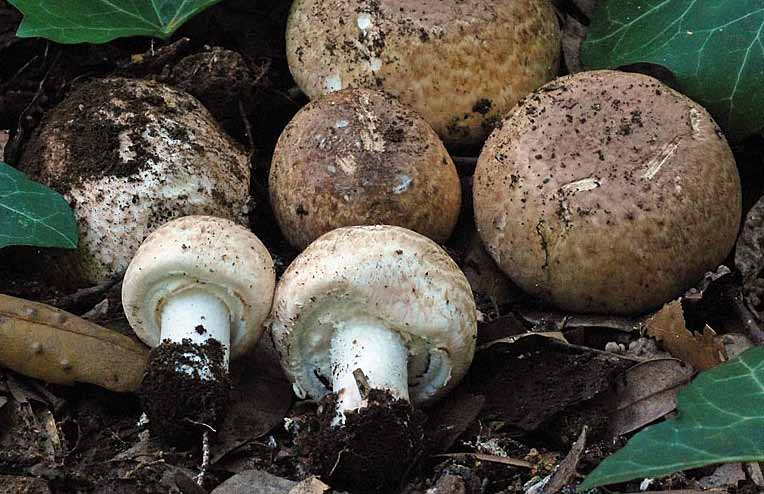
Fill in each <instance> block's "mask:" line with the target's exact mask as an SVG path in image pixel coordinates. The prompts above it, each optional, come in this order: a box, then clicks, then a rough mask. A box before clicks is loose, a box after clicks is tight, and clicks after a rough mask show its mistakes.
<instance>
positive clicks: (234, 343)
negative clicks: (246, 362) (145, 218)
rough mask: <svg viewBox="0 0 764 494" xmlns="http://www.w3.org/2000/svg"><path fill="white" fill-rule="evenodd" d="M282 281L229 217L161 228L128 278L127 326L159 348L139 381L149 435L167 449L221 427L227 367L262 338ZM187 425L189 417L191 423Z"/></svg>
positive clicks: (186, 219) (140, 251) (262, 249)
mask: <svg viewBox="0 0 764 494" xmlns="http://www.w3.org/2000/svg"><path fill="white" fill-rule="evenodd" d="M275 283H276V275H275V272H274V269H273V261H272V259H271V256H270V254H269V253H268V251H267V249H266V248H265V246H263V244H262V243H261V242H260V240H259V239H258V238H257V237H256V236H255V235H254V234H253V233H252V232H250V231H249V230H247V229H246V228H244V227H242V226H240V225H237V224H236V223H234V222H232V221H230V220H226V219H223V218H215V217H212V216H187V217H183V218H179V219H176V220H173V221H171V222H169V223H167V224H165V225H163V226H162V227H160V228H158V229H157V230H155V231H154V232H153V233H152V234H151V235H149V236H148V238H147V239H146V240H145V241H144V242H143V244H142V245H141V246H140V248H139V249H138V252H137V253H136V254H135V257H134V258H133V260H132V261H131V262H130V266H129V267H128V269H127V272H126V273H125V278H124V282H123V284H122V304H123V306H124V309H125V314H126V315H127V320H128V322H129V323H130V326H131V327H132V328H133V330H134V331H135V334H136V335H137V336H138V337H139V338H140V339H141V340H142V341H143V342H144V343H146V344H147V345H149V346H150V347H153V348H154V350H152V353H151V356H150V360H149V364H148V367H147V370H146V374H145V376H144V379H143V382H142V383H141V389H140V390H139V394H140V395H141V398H142V401H143V403H144V408H145V409H146V414H147V416H148V417H149V420H150V424H151V428H152V431H154V432H156V433H158V435H160V436H161V437H163V438H165V439H167V440H168V441H170V442H178V441H179V440H182V439H185V438H186V437H185V436H188V434H187V431H188V430H189V428H191V429H193V427H194V426H195V425H194V424H197V423H203V424H206V425H209V426H211V427H214V425H215V423H216V422H219V421H220V420H221V417H222V415H223V409H224V406H225V402H226V400H227V395H228V380H227V371H228V360H229V356H230V357H231V358H236V357H239V356H242V355H244V354H245V353H246V352H247V351H248V350H249V349H251V348H252V347H253V346H254V345H255V343H256V342H257V340H258V339H259V338H260V336H261V335H262V333H263V330H264V326H263V322H264V321H265V319H266V317H267V316H268V313H269V312H270V308H271V302H272V299H273V291H274V287H275ZM186 419H188V420H186Z"/></svg>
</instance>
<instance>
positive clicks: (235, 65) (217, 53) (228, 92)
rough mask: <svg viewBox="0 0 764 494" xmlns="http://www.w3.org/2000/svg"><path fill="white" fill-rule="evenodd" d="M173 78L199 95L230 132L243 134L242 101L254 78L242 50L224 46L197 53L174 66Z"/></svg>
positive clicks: (186, 89)
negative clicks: (238, 50) (241, 52)
mask: <svg viewBox="0 0 764 494" xmlns="http://www.w3.org/2000/svg"><path fill="white" fill-rule="evenodd" d="M169 80H170V82H171V83H173V84H174V85H175V86H177V87H178V88H180V89H182V90H184V91H186V92H187V93H189V94H191V95H193V96H195V97H196V98H198V99H199V101H201V102H202V104H203V105H204V106H206V107H207V109H208V110H209V111H210V112H211V113H212V115H213V116H214V117H215V119H216V120H217V121H218V122H220V124H221V125H222V127H223V128H224V129H225V130H226V131H228V132H229V133H230V134H232V135H234V136H239V135H241V134H242V131H243V129H241V128H240V127H241V115H240V110H239V103H240V101H241V98H242V97H245V96H246V95H247V94H248V92H250V91H251V90H252V86H253V85H254V78H253V76H252V71H251V70H250V69H249V67H248V66H247V62H246V61H245V60H244V57H242V56H241V55H240V54H239V53H237V52H235V51H232V50H226V49H224V48H220V47H214V48H212V49H211V50H210V51H205V52H200V53H194V54H193V55H189V56H187V57H186V58H184V59H182V60H181V61H180V62H178V64H177V65H175V67H173V69H172V72H171V73H170V79H169Z"/></svg>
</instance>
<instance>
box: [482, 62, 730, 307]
mask: <svg viewBox="0 0 764 494" xmlns="http://www.w3.org/2000/svg"><path fill="white" fill-rule="evenodd" d="M474 206H475V216H476V222H477V225H478V229H479V232H480V235H481V237H482V239H483V241H484V243H485V244H486V247H487V249H488V251H489V252H490V254H491V255H492V257H493V258H494V259H495V260H496V262H497V263H498V264H499V266H500V267H501V268H502V269H503V270H504V271H505V272H506V273H507V274H509V276H510V277H511V278H512V279H513V280H514V281H515V282H516V283H517V284H519V285H520V286H521V287H522V288H523V289H524V290H526V291H527V292H529V293H532V294H534V295H536V296H539V297H541V298H544V299H546V300H548V301H550V302H552V303H554V304H555V305H557V306H559V307H561V308H563V309H567V310H571V311H582V312H604V313H624V314H629V313H639V312H643V311H646V310H649V309H652V308H655V307H657V306H659V305H660V304H662V303H664V302H666V301H668V300H670V299H671V298H673V297H676V296H678V295H680V294H681V293H683V291H684V290H686V289H688V288H690V287H691V286H692V285H693V284H694V283H695V282H697V281H698V280H699V279H700V278H701V277H702V276H703V273H704V272H705V271H706V270H712V269H715V268H716V266H717V265H718V264H719V263H720V262H722V261H723V260H724V258H725V256H726V255H727V254H728V253H729V252H730V249H731V248H732V246H733V244H734V242H735V238H736V235H737V231H738V227H739V224H740V217H741V190H740V178H739V176H738V171H737V167H736V165H735V160H734V157H733V155H732V152H731V150H730V148H729V146H728V144H727V141H726V140H725V138H724V136H723V135H722V133H721V131H720V130H719V128H718V127H717V126H716V124H715V123H714V121H713V119H712V118H711V116H710V115H709V114H708V112H706V110H705V109H703V108H702V107H701V106H699V105H698V104H696V103H695V102H693V101H691V100H690V99H688V98H687V97H685V96H683V95H681V94H679V93H677V92H676V91H673V90H672V89H669V88H668V87H666V86H664V85H663V84H661V83H660V82H659V81H657V80H655V79H653V78H651V77H648V76H644V75H640V74H630V73H623V72H612V71H596V72H582V73H578V74H575V75H572V76H567V77H563V78H560V79H558V80H556V81H553V82H551V83H549V84H547V85H546V86H543V87H542V88H540V89H539V90H538V91H536V92H534V93H533V94H531V95H530V96H528V98H527V99H525V100H524V101H523V102H522V103H521V104H520V105H519V106H518V107H516V108H515V109H514V110H513V111H512V113H511V114H510V115H509V116H508V117H507V119H506V120H505V121H504V122H503V125H502V127H501V128H500V129H498V130H496V131H495V132H494V133H493V134H492V135H491V137H490V138H489V139H488V142H487V143H486V146H485V148H484V149H483V152H482V154H481V155H480V159H479V161H478V165H477V170H476V172H475V182H474Z"/></svg>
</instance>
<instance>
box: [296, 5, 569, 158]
mask: <svg viewBox="0 0 764 494" xmlns="http://www.w3.org/2000/svg"><path fill="white" fill-rule="evenodd" d="M559 52H560V30H559V26H558V22H557V17H556V15H555V12H554V9H553V8H552V5H551V3H550V2H549V1H548V0H513V1H511V2H510V1H506V0H420V1H417V2H411V1H408V0H388V1H384V2H378V1H377V2H369V1H368V0H295V2H294V3H293V4H292V10H291V12H290V16H289V21H288V24H287V57H288V62H289V68H290V70H291V72H292V75H293V76H294V78H295V81H297V84H298V85H299V86H300V88H301V89H302V90H303V91H304V92H305V94H307V96H308V97H309V98H311V99H313V98H316V97H318V96H321V95H322V94H326V93H329V92H332V91H337V90H340V89H345V88H354V87H367V88H378V89H383V90H385V91H387V92H389V93H391V94H393V95H395V96H398V97H399V98H400V99H401V102H403V103H404V104H406V105H410V106H411V107H412V108H414V109H415V110H416V111H417V112H419V113H420V114H421V115H422V116H423V117H424V119H425V120H426V121H427V122H428V123H429V124H430V125H431V126H432V127H433V128H434V129H435V131H436V132H437V133H438V134H439V135H440V136H441V138H442V139H443V141H444V142H445V143H446V146H448V147H449V148H453V147H465V146H475V145H479V144H481V143H482V142H483V140H484V139H485V137H486V136H487V135H488V133H489V132H490V131H491V129H492V128H493V126H494V125H495V124H496V123H498V122H499V120H500V119H501V118H502V117H503V116H504V114H505V113H506V112H507V111H509V109H510V108H512V106H514V105H515V103H517V101H518V100H519V99H520V98H522V97H523V96H525V95H526V94H527V93H529V92H530V91H532V90H533V89H535V88H536V87H538V86H540V85H541V84H543V83H545V82H547V81H549V80H550V79H552V78H553V77H554V76H555V74H556V73H557V60H558V57H559Z"/></svg>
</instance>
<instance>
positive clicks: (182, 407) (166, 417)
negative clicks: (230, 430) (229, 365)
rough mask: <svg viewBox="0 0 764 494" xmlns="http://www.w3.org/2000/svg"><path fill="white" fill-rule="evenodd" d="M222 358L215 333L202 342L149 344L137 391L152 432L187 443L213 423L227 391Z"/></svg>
mask: <svg viewBox="0 0 764 494" xmlns="http://www.w3.org/2000/svg"><path fill="white" fill-rule="evenodd" d="M224 358H225V349H224V347H223V345H221V344H220V342H219V341H217V340H214V339H209V340H207V341H206V342H205V343H204V344H201V345H200V344H197V343H192V342H191V340H189V339H184V340H183V341H182V342H181V343H174V342H171V341H170V340H165V341H163V342H162V344H161V345H159V346H157V347H156V348H155V349H154V350H152V352H151V355H150V356H149V363H148V366H147V367H146V374H145V375H144V377H143V382H142V383H141V386H140V388H139V390H138V395H139V396H140V399H141V403H142V405H143V409H144V410H145V411H146V415H147V416H148V418H149V429H150V431H151V433H152V434H153V435H154V436H156V437H159V438H160V439H161V440H162V441H164V442H166V443H169V444H174V445H179V446H189V445H191V444H193V443H194V442H195V441H196V440H198V438H199V435H200V433H201V432H204V431H205V430H208V429H207V426H209V427H212V428H213V429H217V427H218V426H219V424H220V423H222V420H223V418H224V416H225V411H226V408H227V406H228V403H229V401H230V397H231V381H230V378H229V376H228V372H227V371H226V368H225V362H224Z"/></svg>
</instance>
